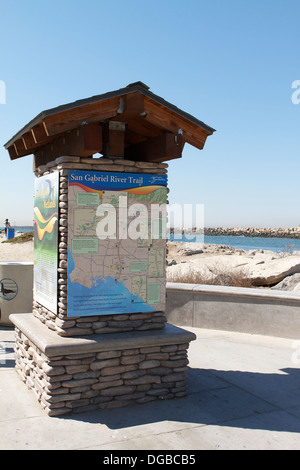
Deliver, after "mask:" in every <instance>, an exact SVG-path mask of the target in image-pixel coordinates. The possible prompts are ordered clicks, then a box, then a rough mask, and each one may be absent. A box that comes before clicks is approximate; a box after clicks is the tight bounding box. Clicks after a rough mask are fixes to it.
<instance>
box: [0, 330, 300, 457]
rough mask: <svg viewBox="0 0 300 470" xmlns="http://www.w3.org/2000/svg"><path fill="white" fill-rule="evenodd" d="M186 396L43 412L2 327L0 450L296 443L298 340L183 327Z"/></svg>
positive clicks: (299, 444)
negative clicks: (189, 337) (187, 336)
mask: <svg viewBox="0 0 300 470" xmlns="http://www.w3.org/2000/svg"><path fill="white" fill-rule="evenodd" d="M186 329H188V330H189V331H193V332H194V333H196V335H197V340H196V341H193V342H192V343H191V345H190V349H189V360H190V363H189V370H188V388H189V395H188V396H187V397H186V398H180V399H177V400H168V401H159V402H150V403H148V404H144V405H131V406H129V407H127V408H118V409H112V410H105V411H102V410H99V411H96V412H90V413H81V414H74V415H70V416H65V417H52V418H51V417H48V416H47V415H46V414H45V413H44V412H43V410H42V409H41V407H40V405H39V404H38V402H37V400H36V397H35V395H34V393H33V392H32V391H29V390H28V389H27V388H26V386H25V385H24V384H23V382H22V381H21V379H20V378H19V376H18V375H17V373H16V372H15V371H14V356H13V346H14V332H13V329H11V328H7V327H3V326H2V327H0V429H1V433H0V449H2V450H4V449H6V450H16V449H18V450H21V449H36V450H40V449H42V450H46V449H62V450H68V449H85V450H89V449H93V450H138V449H141V450H204V449H205V450H208V449H233V450H238V449H241V450H243V449H262V450H271V449H278V450H279V449H289V450H292V449H293V450H294V449H297V450H299V449H300V369H299V366H300V333H299V341H298V342H297V341H295V340H287V339H281V338H274V337H268V336H258V335H249V334H241V333H231V332H227V331H226V332H224V331H216V330H203V329H199V328H197V329H196V328H186Z"/></svg>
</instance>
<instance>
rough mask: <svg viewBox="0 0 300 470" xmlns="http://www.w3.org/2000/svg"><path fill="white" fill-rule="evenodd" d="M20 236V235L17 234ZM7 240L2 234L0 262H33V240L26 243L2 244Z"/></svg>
mask: <svg viewBox="0 0 300 470" xmlns="http://www.w3.org/2000/svg"><path fill="white" fill-rule="evenodd" d="M16 235H18V234H16ZM5 240H6V237H5V235H4V234H0V262H3V261H17V262H18V261H19V262H20V261H32V262H33V240H31V241H28V242H25V243H2V242H3V241H5Z"/></svg>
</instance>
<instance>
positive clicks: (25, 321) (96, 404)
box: [10, 313, 196, 416]
mask: <svg viewBox="0 0 300 470" xmlns="http://www.w3.org/2000/svg"><path fill="white" fill-rule="evenodd" d="M10 320H11V322H12V323H13V324H14V325H15V335H16V341H15V360H16V370H17V372H18V373H19V374H20V376H21V378H22V380H23V381H24V382H25V383H26V385H27V386H28V388H30V389H32V390H33V392H34V393H35V394H36V396H37V399H38V401H39V402H40V404H41V406H42V407H43V408H44V409H45V410H46V412H47V413H48V415H49V416H58V415H63V414H67V413H72V412H82V411H90V410H95V409H99V408H101V409H104V408H114V407H122V406H126V405H128V404H131V403H133V402H134V403H147V402H149V401H153V400H156V399H170V398H176V397H183V396H185V395H186V374H185V371H186V369H187V364H188V359H187V350H188V347H189V343H190V342H191V341H193V340H194V339H195V338H196V336H195V335H194V333H191V332H188V331H186V330H183V329H181V328H178V327H175V326H173V325H170V324H166V325H165V327H164V328H163V329H162V330H158V331H140V332H138V331H135V332H130V333H129V332H128V333H116V334H107V335H96V334H94V335H90V336H86V337H80V338H79V337H76V338H70V337H61V336H59V335H57V334H56V332H54V331H51V330H49V329H48V328H47V327H46V326H45V325H44V324H43V323H41V322H40V321H39V320H38V319H37V318H35V317H34V316H33V315H32V313H28V314H12V315H10Z"/></svg>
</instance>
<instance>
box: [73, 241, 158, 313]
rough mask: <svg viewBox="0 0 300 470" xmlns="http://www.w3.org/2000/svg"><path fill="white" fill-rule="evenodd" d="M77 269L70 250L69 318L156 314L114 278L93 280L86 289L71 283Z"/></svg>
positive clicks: (78, 284) (77, 283) (76, 283)
mask: <svg viewBox="0 0 300 470" xmlns="http://www.w3.org/2000/svg"><path fill="white" fill-rule="evenodd" d="M74 268H75V263H74V260H73V256H72V253H71V251H70V249H69V250H68V273H69V276H68V316H70V317H72V316H73V317H74V316H76V317H77V316H92V315H110V314H112V313H140V312H155V309H154V308H153V307H151V306H150V305H149V304H147V303H146V302H144V301H143V300H142V299H140V298H139V297H137V296H135V295H133V294H131V292H129V291H128V290H127V289H126V287H125V286H124V284H123V283H122V282H118V281H117V280H116V279H114V278H113V277H105V278H101V279H95V280H92V286H91V287H86V286H83V285H82V284H80V283H79V282H71V279H70V274H71V273H72V271H73V270H74Z"/></svg>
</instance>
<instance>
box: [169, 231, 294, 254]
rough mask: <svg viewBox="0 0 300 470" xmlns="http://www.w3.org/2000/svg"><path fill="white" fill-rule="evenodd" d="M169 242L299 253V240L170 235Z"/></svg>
mask: <svg viewBox="0 0 300 470" xmlns="http://www.w3.org/2000/svg"><path fill="white" fill-rule="evenodd" d="M169 240H175V241H178V242H180V241H181V242H191V243H192V242H195V243H208V244H212V245H226V246H231V247H233V248H239V249H241V250H245V251H250V250H268V251H274V252H275V253H280V252H282V251H289V252H291V251H300V239H296V238H262V237H235V236H228V237H225V236H212V235H204V237H203V235H188V236H186V237H185V236H181V235H175V237H174V234H170V236H169Z"/></svg>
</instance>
